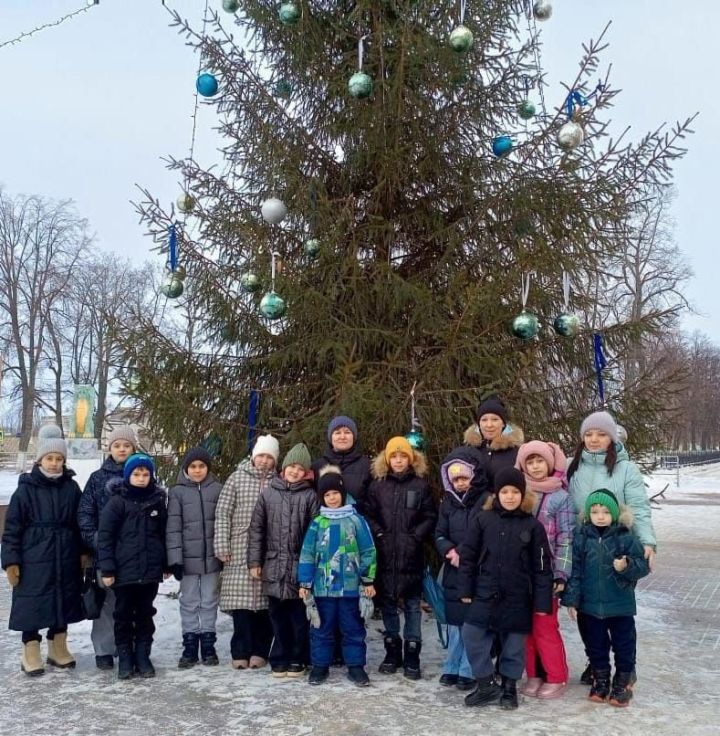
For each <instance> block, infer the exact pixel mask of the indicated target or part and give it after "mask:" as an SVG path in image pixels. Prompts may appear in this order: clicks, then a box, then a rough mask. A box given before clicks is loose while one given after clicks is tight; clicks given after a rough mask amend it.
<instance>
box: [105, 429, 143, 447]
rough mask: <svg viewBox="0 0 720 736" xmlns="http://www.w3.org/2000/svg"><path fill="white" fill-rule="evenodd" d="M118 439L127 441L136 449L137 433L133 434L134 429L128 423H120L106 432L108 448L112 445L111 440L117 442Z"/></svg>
mask: <svg viewBox="0 0 720 736" xmlns="http://www.w3.org/2000/svg"><path fill="white" fill-rule="evenodd" d="M118 440H125V441H126V442H129V443H130V444H131V445H132V446H133V448H134V449H136V450H137V446H138V439H137V435H136V434H135V430H134V429H133V428H132V427H131V426H130V425H129V424H121V425H120V426H119V427H115V429H113V431H112V432H110V433H109V434H108V436H107V444H108V448H110V447H112V444H113V442H117V441H118Z"/></svg>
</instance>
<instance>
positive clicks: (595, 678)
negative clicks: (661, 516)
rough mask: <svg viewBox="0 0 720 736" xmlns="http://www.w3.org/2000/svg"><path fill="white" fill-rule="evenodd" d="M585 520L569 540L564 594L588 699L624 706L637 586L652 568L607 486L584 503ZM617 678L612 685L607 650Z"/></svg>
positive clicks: (631, 677) (630, 677)
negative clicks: (587, 680)
mask: <svg viewBox="0 0 720 736" xmlns="http://www.w3.org/2000/svg"><path fill="white" fill-rule="evenodd" d="M584 518H585V521H584V523H583V525H582V526H581V527H580V528H579V529H577V530H576V531H575V536H574V538H573V563H572V575H571V576H570V580H569V582H568V586H567V589H566V590H565V593H564V595H563V599H562V602H563V605H565V606H567V607H568V612H569V613H570V618H572V619H573V620H575V619H576V618H577V620H578V623H580V622H582V625H581V626H580V627H579V628H580V632H581V634H582V638H583V643H584V644H585V650H586V651H587V653H588V656H589V657H590V666H591V668H592V687H591V689H590V694H589V698H590V700H594V701H596V702H599V703H601V702H604V701H606V700H607V699H608V696H609V702H610V704H611V705H615V706H618V707H620V708H624V707H627V706H628V705H629V704H630V699H631V698H632V687H633V685H634V684H635V681H636V679H637V678H636V676H635V653H636V645H637V635H636V633H635V618H634V616H635V614H636V612H637V611H636V608H635V584H636V583H637V581H638V580H639V579H640V578H642V577H644V576H645V575H647V574H649V572H650V566H649V564H648V561H647V560H646V559H645V552H644V550H643V546H642V544H641V543H640V541H639V540H638V539H637V538H636V537H635V536H634V534H633V533H632V531H631V526H632V513H631V512H630V511H629V510H628V509H623V508H622V506H621V504H620V503H619V502H618V499H617V497H616V496H615V494H614V493H612V491H609V490H607V489H605V488H603V489H600V490H598V491H595V492H593V493H591V494H590V495H589V496H588V497H587V498H586V499H585V510H584ZM611 647H612V650H613V652H614V653H615V676H614V677H613V679H612V689H611V685H610V648H611Z"/></svg>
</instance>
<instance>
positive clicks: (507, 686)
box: [500, 675, 518, 710]
mask: <svg viewBox="0 0 720 736" xmlns="http://www.w3.org/2000/svg"><path fill="white" fill-rule="evenodd" d="M500 707H501V708H502V709H503V710H515V709H516V708H517V707H518V697H517V680H512V679H510V678H509V677H505V675H503V676H502V695H501V696H500Z"/></svg>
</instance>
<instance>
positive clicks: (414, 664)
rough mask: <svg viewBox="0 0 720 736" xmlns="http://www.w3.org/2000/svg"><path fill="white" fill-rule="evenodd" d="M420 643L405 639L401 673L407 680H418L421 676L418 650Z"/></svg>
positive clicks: (420, 647)
mask: <svg viewBox="0 0 720 736" xmlns="http://www.w3.org/2000/svg"><path fill="white" fill-rule="evenodd" d="M421 649H422V644H421V643H420V642H419V641H406V642H405V649H404V653H403V675H405V677H407V678H408V680H419V679H420V678H421V677H422V672H421V671H420V650H421Z"/></svg>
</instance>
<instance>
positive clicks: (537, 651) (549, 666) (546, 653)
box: [517, 440, 575, 699]
mask: <svg viewBox="0 0 720 736" xmlns="http://www.w3.org/2000/svg"><path fill="white" fill-rule="evenodd" d="M565 464H566V461H565V455H564V454H563V452H562V450H561V449H560V448H559V447H558V446H557V445H556V444H554V443H553V442H540V441H539V440H534V441H533V442H526V443H525V444H524V445H522V447H521V448H520V450H519V451H518V457H517V466H518V468H520V470H522V472H523V473H524V474H525V481H526V483H527V487H528V488H529V489H530V490H531V491H532V492H533V493H534V494H535V496H536V498H537V501H536V502H535V507H534V508H533V516H534V517H535V518H536V519H537V520H538V521H539V522H540V523H541V524H542V525H543V527H544V528H545V532H546V534H547V537H548V543H549V545H550V556H551V560H552V571H553V593H554V596H553V610H552V613H551V614H550V615H549V616H539V615H537V614H535V615H534V616H533V628H532V632H531V633H530V635H529V636H528V638H527V642H526V649H525V668H526V670H527V676H528V680H527V683H526V684H525V687H524V688H523V690H522V692H523V694H524V695H530V696H532V697H537V698H543V699H550V698H557V697H559V696H560V695H562V694H563V692H565V690H566V689H567V681H568V666H567V658H566V656H565V645H564V644H563V640H562V636H561V634H560V626H559V624H558V598H557V596H559V595H560V594H561V593H562V591H563V590H564V589H565V584H566V582H567V579H568V577H570V569H571V567H572V549H571V543H572V533H573V529H574V528H575V509H574V507H573V503H572V499H571V498H570V496H569V495H568V492H567V491H566V490H565V489H564V488H563V483H564V482H565ZM538 660H539V663H538ZM539 664H540V665H541V667H540V666H538V665H539ZM543 674H544V676H543Z"/></svg>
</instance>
